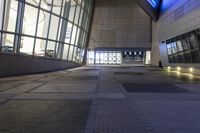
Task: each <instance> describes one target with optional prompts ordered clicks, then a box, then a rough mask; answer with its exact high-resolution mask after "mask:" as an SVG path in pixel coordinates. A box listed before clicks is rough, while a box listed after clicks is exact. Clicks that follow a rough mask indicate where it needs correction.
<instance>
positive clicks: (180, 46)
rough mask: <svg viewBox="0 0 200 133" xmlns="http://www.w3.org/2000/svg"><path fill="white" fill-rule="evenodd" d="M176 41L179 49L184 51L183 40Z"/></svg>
mask: <svg viewBox="0 0 200 133" xmlns="http://www.w3.org/2000/svg"><path fill="white" fill-rule="evenodd" d="M176 43H177V48H178V51H179V52H181V51H183V46H182V43H181V40H179V41H177V42H176Z"/></svg>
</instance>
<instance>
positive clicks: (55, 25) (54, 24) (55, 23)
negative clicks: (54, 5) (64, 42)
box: [49, 15, 59, 40]
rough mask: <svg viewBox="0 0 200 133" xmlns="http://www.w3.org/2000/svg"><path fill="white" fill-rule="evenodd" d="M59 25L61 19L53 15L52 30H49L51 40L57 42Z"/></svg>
mask: <svg viewBox="0 0 200 133" xmlns="http://www.w3.org/2000/svg"><path fill="white" fill-rule="evenodd" d="M58 24H59V18H58V17H57V16H54V15H52V16H51V24H50V30H49V39H53V40H56V37H57V31H58Z"/></svg>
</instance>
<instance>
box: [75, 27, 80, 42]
mask: <svg viewBox="0 0 200 133" xmlns="http://www.w3.org/2000/svg"><path fill="white" fill-rule="evenodd" d="M79 38H80V29H79V28H78V30H77V35H76V42H75V45H76V46H78V42H79Z"/></svg>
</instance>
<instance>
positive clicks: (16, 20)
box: [0, 0, 93, 63]
mask: <svg viewBox="0 0 200 133" xmlns="http://www.w3.org/2000/svg"><path fill="white" fill-rule="evenodd" d="M92 6H93V0H0V52H2V53H7V54H22V55H25V56H38V57H44V58H52V59H58V60H66V61H72V62H78V63H81V62H82V61H83V56H84V55H85V54H84V52H85V49H86V43H87V38H88V30H89V25H90V19H91V14H92Z"/></svg>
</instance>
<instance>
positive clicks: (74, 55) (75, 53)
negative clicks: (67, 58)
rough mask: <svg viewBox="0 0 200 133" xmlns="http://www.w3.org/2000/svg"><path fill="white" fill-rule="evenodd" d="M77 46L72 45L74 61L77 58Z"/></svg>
mask: <svg viewBox="0 0 200 133" xmlns="http://www.w3.org/2000/svg"><path fill="white" fill-rule="evenodd" d="M77 50H78V49H77V47H74V54H73V61H74V62H76V60H77V56H78V54H77Z"/></svg>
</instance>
